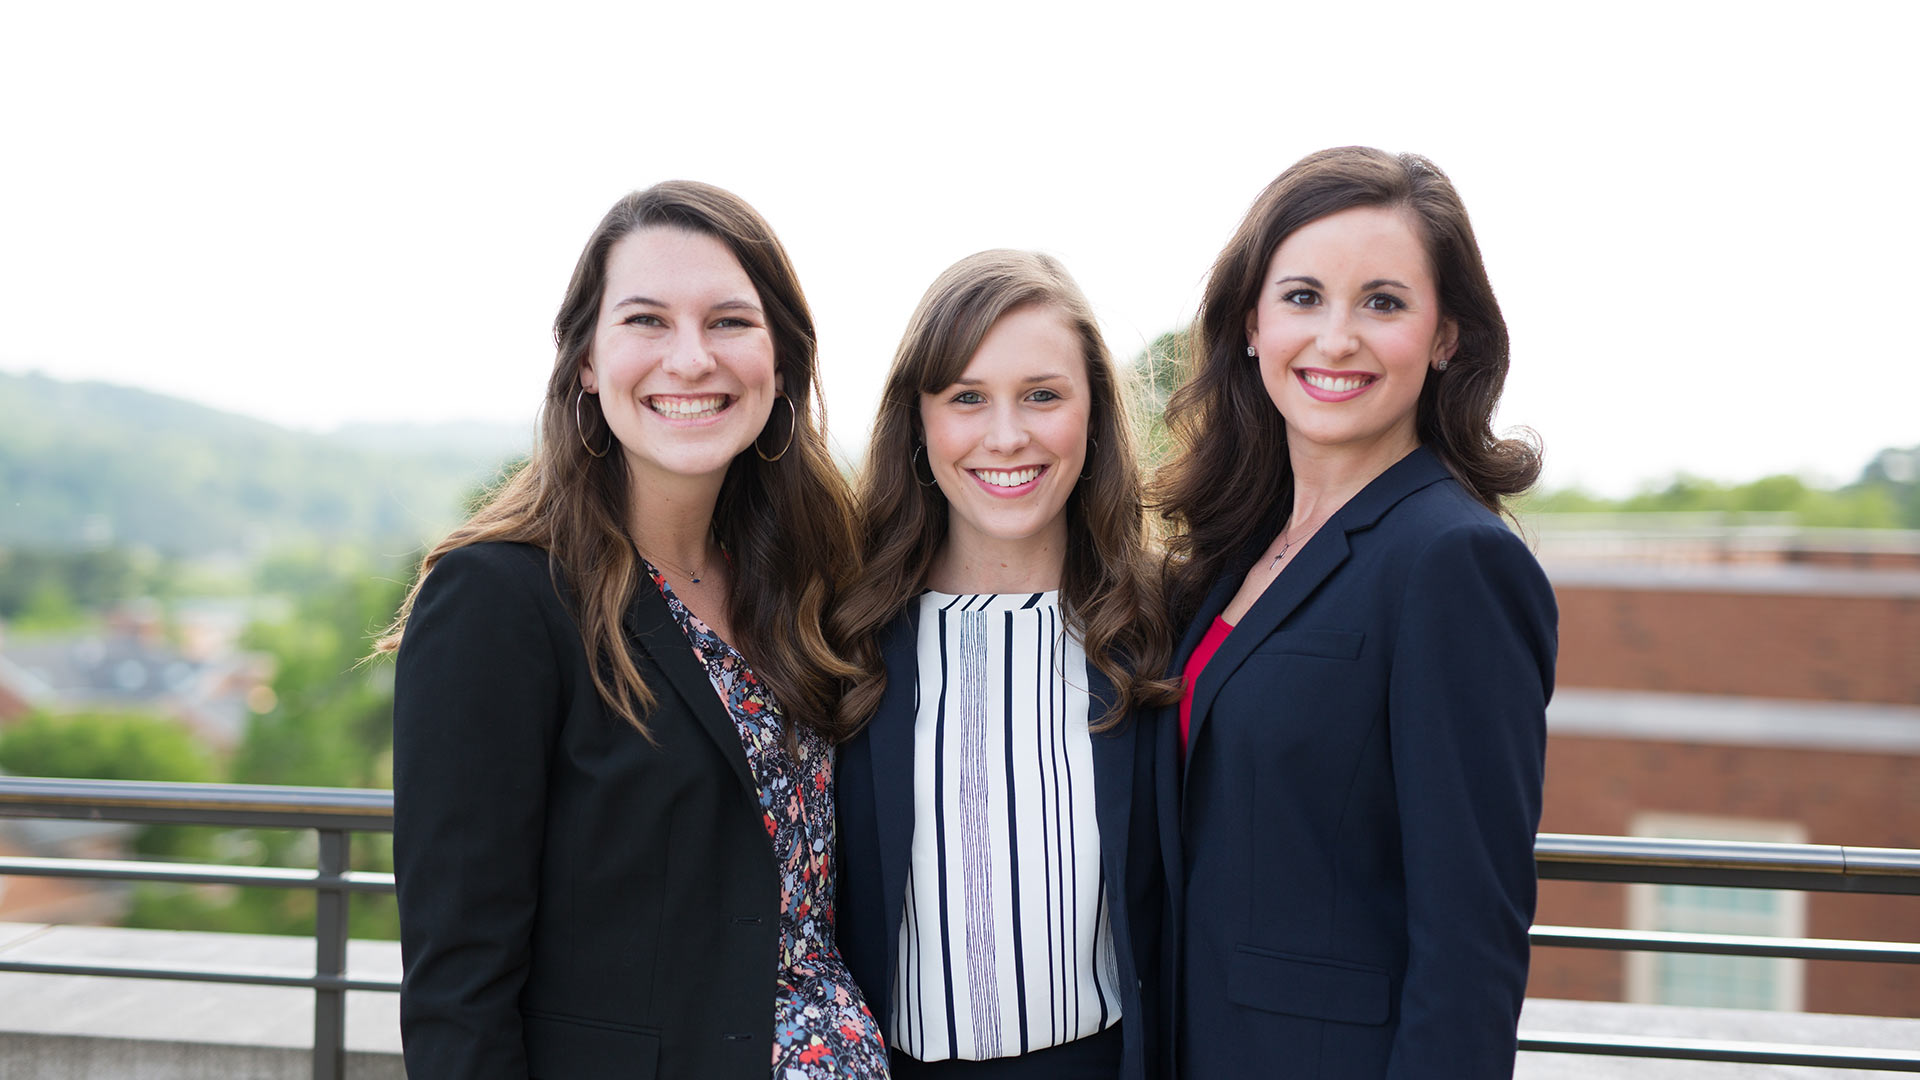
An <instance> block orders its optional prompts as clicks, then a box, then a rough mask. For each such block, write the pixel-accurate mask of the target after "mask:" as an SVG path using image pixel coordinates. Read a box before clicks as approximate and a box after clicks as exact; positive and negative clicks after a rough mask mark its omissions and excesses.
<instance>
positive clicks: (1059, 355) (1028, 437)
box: [920, 305, 1092, 571]
mask: <svg viewBox="0 0 1920 1080" xmlns="http://www.w3.org/2000/svg"><path fill="white" fill-rule="evenodd" d="M1091 415H1092V394H1091V392H1090V388H1089V386H1088V384H1087V360H1086V355H1085V352H1084V348H1083V345H1082V343H1081V340H1080V336H1079V335H1078V334H1077V333H1075V332H1074V329H1073V327H1072V326H1071V325H1070V324H1069V323H1068V322H1067V320H1066V319H1065V318H1064V317H1063V316H1062V315H1061V314H1060V312H1058V311H1057V310H1055V309H1053V308H1051V307H1044V306H1032V305H1030V306H1026V307H1018V308H1015V309H1013V310H1012V311H1009V312H1007V313H1006V314H1005V315H1002V316H1001V317H1000V318H999V320H998V321H996V322H995V323H994V324H993V327H992V328H991V329H989V330H988V331H987V333H986V336H984V337H982V338H981V339H980V347H979V348H978V349H975V350H974V353H973V358H972V359H971V360H969V361H968V362H967V367H966V370H965V371H963V372H961V374H960V378H959V379H958V380H957V381H956V382H954V384H953V385H951V386H948V387H945V388H943V389H941V390H940V391H938V392H937V393H931V394H922V395H920V421H921V425H922V429H923V430H924V431H925V433H926V458H927V465H928V467H929V468H930V469H931V470H932V472H933V477H934V479H935V481H937V482H938V483H939V485H940V491H941V493H942V494H943V495H945V496H946V498H947V506H948V508H949V510H950V511H951V512H950V514H949V515H948V521H947V539H946V543H947V546H948V548H949V549H950V550H951V551H952V552H954V553H959V554H961V555H962V558H961V559H960V560H959V561H960V562H963V563H966V564H968V565H980V564H981V561H982V560H988V559H991V560H996V561H1000V562H1004V561H1006V560H1009V559H1021V558H1042V559H1044V558H1051V559H1053V560H1055V561H1054V563H1053V564H1052V569H1054V570H1055V571H1057V569H1058V566H1059V565H1060V564H1061V563H1062V562H1063V561H1064V559H1065V550H1066V535H1067V497H1068V496H1069V495H1071V494H1073V486H1074V484H1075V482H1076V481H1077V480H1078V479H1079V477H1080V471H1081V469H1082V468H1083V467H1084V465H1085V463H1086V456H1087V424H1088V420H1089V418H1090V417H1091ZM1049 552H1050V553H1051V554H1047V553H1049Z"/></svg>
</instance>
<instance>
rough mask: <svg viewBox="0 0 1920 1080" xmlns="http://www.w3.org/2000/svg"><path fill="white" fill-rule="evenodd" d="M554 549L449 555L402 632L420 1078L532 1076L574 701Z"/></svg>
mask: <svg viewBox="0 0 1920 1080" xmlns="http://www.w3.org/2000/svg"><path fill="white" fill-rule="evenodd" d="M544 562H545V560H544V559H533V558H527V557H526V553H525V552H524V551H523V550H520V549H514V548H505V547H498V546H492V545H489V546H486V547H466V548H458V549H455V550H453V551H450V552H448V553H447V554H446V555H445V556H443V557H442V558H441V559H440V560H439V562H438V563H436V564H435V566H434V568H433V570H432V571H431V572H430V573H429V574H428V576H427V580H426V582H425V584H424V585H423V586H422V587H421V589H420V594H419V596H418V598H417V599H416V602H415V604H414V608H413V613H412V615H411V617H410V618H409V619H408V623H407V628H406V632H405V636H404V637H403V638H402V640H401V646H400V656H399V661H398V666H397V670H396V672H395V676H394V708H393V788H394V871H395V877H396V879H397V882H398V887H399V899H400V939H401V948H402V952H403V954H404V956H403V958H404V961H405V976H404V978H403V981H402V989H401V997H400V1011H401V1016H400V1026H401V1034H402V1038H403V1044H404V1047H405V1057H406V1066H407V1073H408V1075H409V1076H412V1077H414V1078H416V1080H423V1078H432V1077H462V1078H480V1077H484V1078H496V1077H498V1078H504V1077H515V1078H520V1080H524V1078H525V1077H526V1075H527V1063H526V1051H525V1046H524V1044H523V1040H522V1033H521V1020H520V1011H519V996H520V989H521V987H522V985H523V984H524V983H525V981H526V975H527V966H528V955H529V936H530V928H531V926H532V922H533V914H534V905H535V904H536V903H537V902H538V882H539V881H540V856H541V837H542V833H543V828H544V821H545V808H546V798H547V795H546V785H547V779H546V778H547V760H548V756H549V753H550V747H551V745H552V736H553V733H554V732H555V731H556V730H557V728H558V723H559V715H560V709H561V686H560V671H559V662H558V659H557V657H556V650H555V648H554V643H553V642H552V641H551V637H552V633H553V629H554V628H553V626H552V625H551V623H550V621H549V619H550V617H551V616H552V615H553V614H554V613H555V612H556V611H557V609H558V604H557V602H556V601H555V599H554V598H553V594H552V589H551V586H550V585H548V584H547V579H546V575H545V572H544ZM536 563H537V564H539V569H540V571H541V572H540V573H538V574H537V575H536V574H534V573H532V572H530V571H531V570H532V569H533V568H534V566H535V564H536ZM536 589H538V590H541V591H544V592H545V593H546V597H545V599H544V602H542V598H541V597H540V596H538V595H537V594H536V592H535V590H536Z"/></svg>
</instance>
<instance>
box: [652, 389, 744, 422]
mask: <svg viewBox="0 0 1920 1080" xmlns="http://www.w3.org/2000/svg"><path fill="white" fill-rule="evenodd" d="M646 402H647V408H649V409H651V410H653V414H654V415H655V416H658V417H660V418H662V419H664V420H670V421H673V422H674V423H678V424H697V423H700V422H701V421H705V420H711V419H713V418H714V417H716V416H719V415H720V414H721V413H723V412H726V411H727V409H728V408H729V407H730V406H732V405H733V397H732V395H730V394H652V395H649V396H648V397H647V398H646Z"/></svg>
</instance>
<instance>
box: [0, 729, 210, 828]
mask: <svg viewBox="0 0 1920 1080" xmlns="http://www.w3.org/2000/svg"><path fill="white" fill-rule="evenodd" d="M0 769H5V770H6V771H7V772H10V773H13V774H14V775H16V776H60V777H73V778H77V779H89V780H162V781H173V782H184V783H208V782H211V781H214V780H218V779H219V778H220V766H219V763H218V762H217V761H216V760H215V759H214V757H213V755H212V754H211V753H210V752H209V751H208V750H207V749H206V747H205V746H203V745H202V744H201V743H200V741H199V740H198V739H196V738H194V736H193V734H192V733H191V732H190V731H188V730H187V729H186V728H185V727H184V726H182V725H181V724H180V722H179V721H177V720H174V719H172V718H170V717H165V716H155V715H152V714H148V713H136V712H110V711H99V712H81V713H72V714H67V715H54V714H52V713H46V712H35V713H31V714H29V715H28V716H27V717H25V718H24V719H22V720H21V721H19V722H18V723H16V724H14V725H13V726H11V727H10V728H8V729H7V731H6V733H5V734H4V735H0ZM133 846H134V850H135V851H138V852H140V853H141V854H143V855H163V856H172V857H182V858H202V857H205V855H206V853H207V852H208V850H209V848H208V846H207V838H206V836H205V835H204V834H203V833H202V832H200V831H199V830H194V829H186V828H180V827H176V826H153V827H150V828H146V829H142V830H140V831H139V832H138V833H136V834H135V838H134V844H133Z"/></svg>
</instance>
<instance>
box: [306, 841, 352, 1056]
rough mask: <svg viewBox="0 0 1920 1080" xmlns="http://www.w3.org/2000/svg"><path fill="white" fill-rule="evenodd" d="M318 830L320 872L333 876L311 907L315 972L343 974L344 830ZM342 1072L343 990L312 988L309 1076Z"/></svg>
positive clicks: (344, 1049)
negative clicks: (311, 1059) (332, 879)
mask: <svg viewBox="0 0 1920 1080" xmlns="http://www.w3.org/2000/svg"><path fill="white" fill-rule="evenodd" d="M319 831H320V876H321V877H322V878H334V879H336V883H335V884H333V885H331V886H330V885H326V884H322V885H321V886H320V888H319V891H318V893H317V894H316V895H315V903H314V910H313V938H314V946H315V952H314V961H313V970H314V973H315V974H317V975H320V976H327V975H343V974H345V973H346V970H347V892H346V890H345V889H343V888H340V887H339V885H338V884H337V879H338V878H339V877H340V876H341V875H343V874H345V873H346V872H347V838H348V837H347V833H345V832H343V831H341V830H339V829H321V830H319ZM346 1075H347V993H346V991H344V990H338V989H327V988H320V989H316V990H315V991H314V992H313V1080H345V1078H346Z"/></svg>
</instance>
